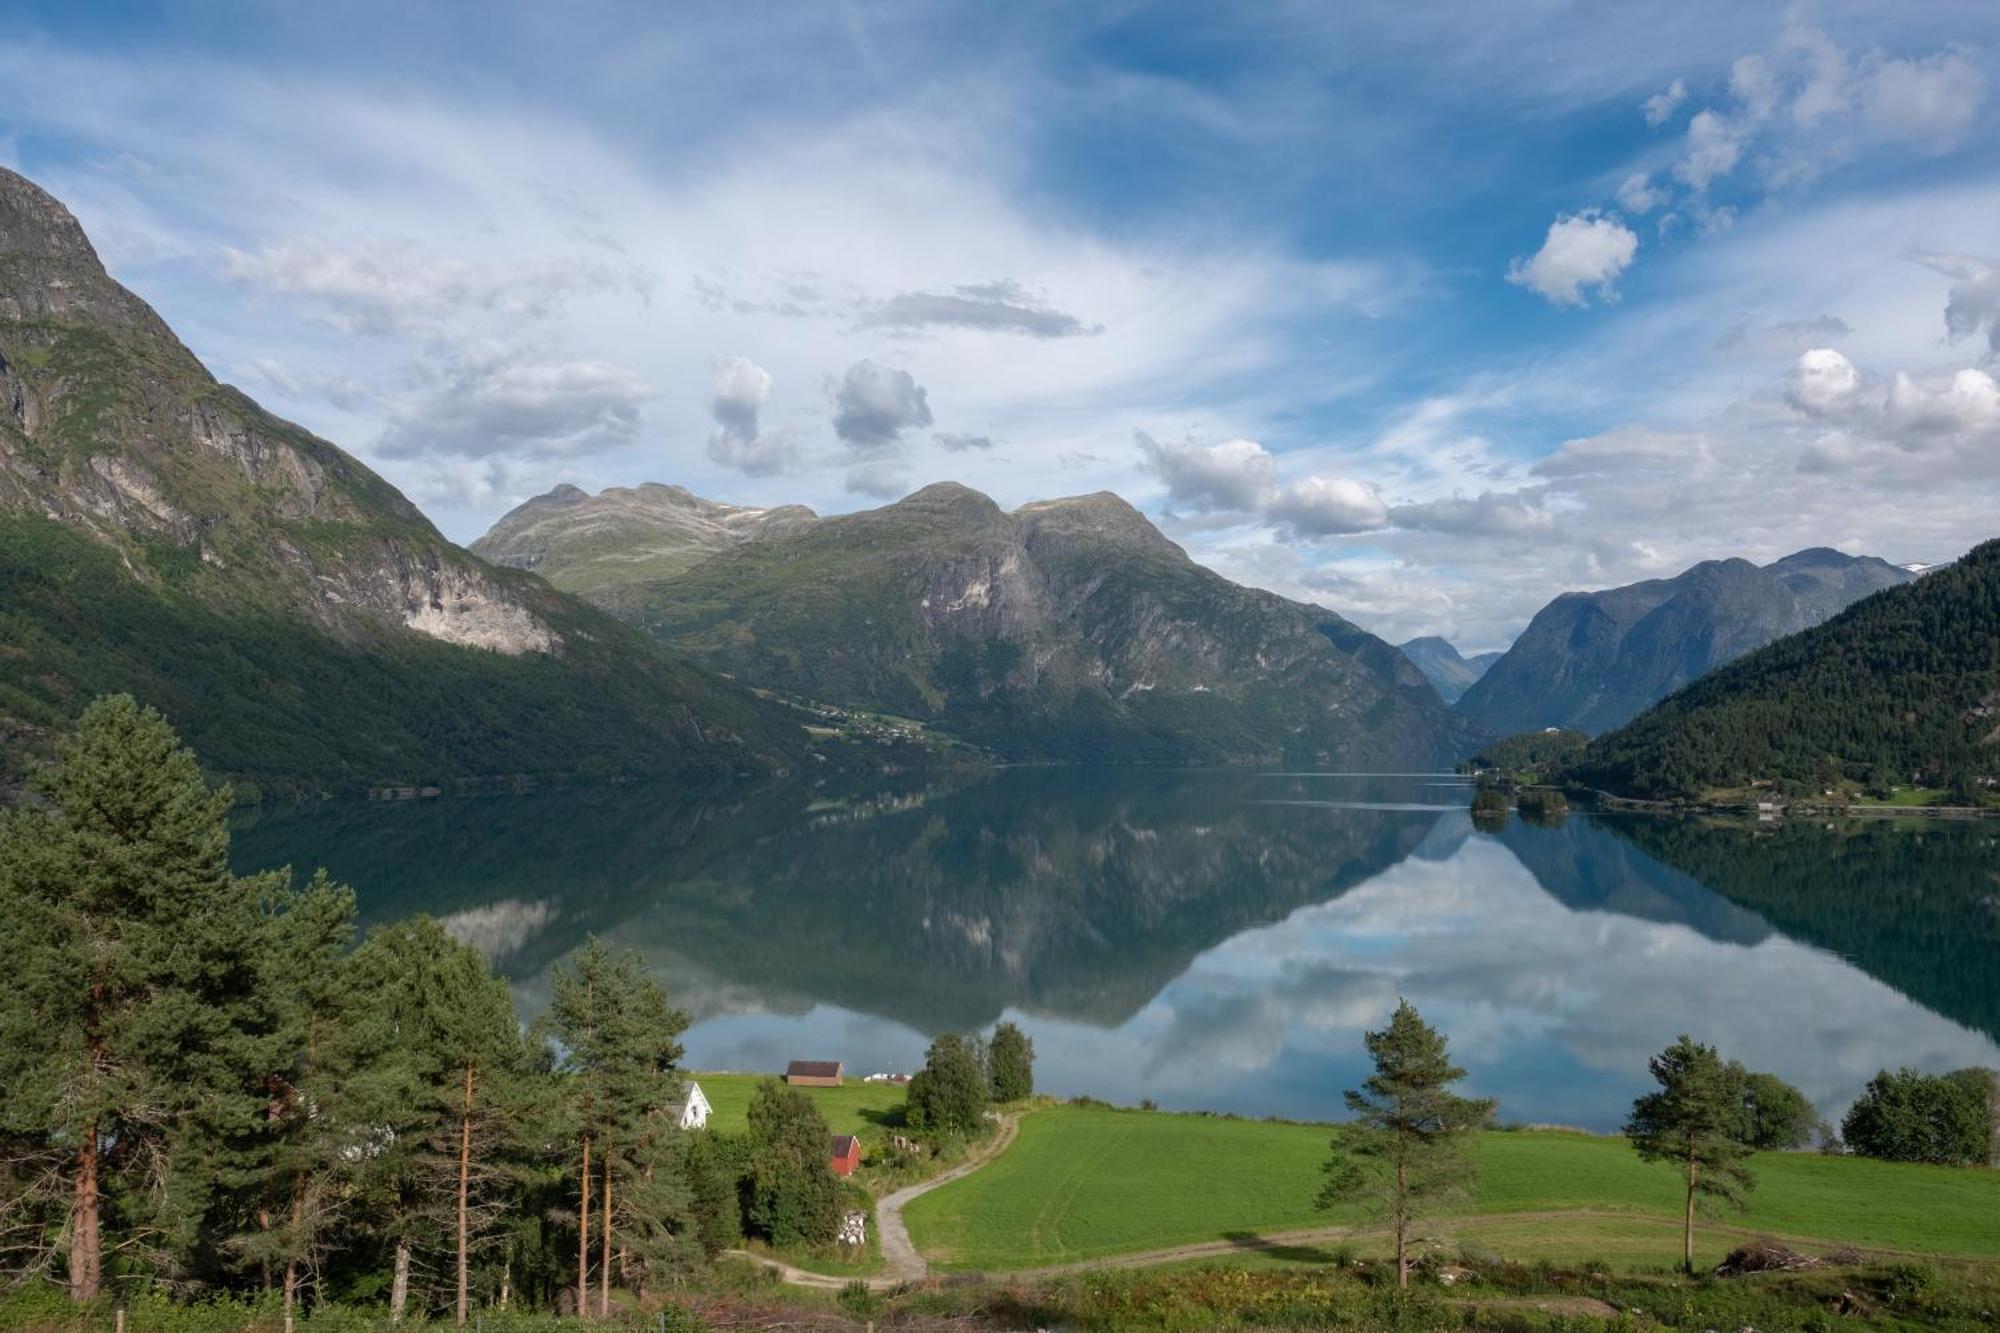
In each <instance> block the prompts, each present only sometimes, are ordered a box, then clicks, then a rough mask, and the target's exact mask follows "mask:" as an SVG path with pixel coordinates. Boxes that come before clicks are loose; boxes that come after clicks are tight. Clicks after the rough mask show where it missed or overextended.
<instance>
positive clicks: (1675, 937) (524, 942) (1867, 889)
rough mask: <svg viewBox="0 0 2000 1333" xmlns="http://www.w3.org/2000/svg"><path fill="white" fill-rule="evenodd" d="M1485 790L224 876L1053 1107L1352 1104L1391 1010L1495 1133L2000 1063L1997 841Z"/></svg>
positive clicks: (512, 805)
mask: <svg viewBox="0 0 2000 1333" xmlns="http://www.w3.org/2000/svg"><path fill="white" fill-rule="evenodd" d="M1468 800H1469V792H1468V790H1467V789H1466V788H1465V787H1464V786H1463V785H1462V784H1458V783H1456V782H1455V781H1453V780H1451V779H1448V778H1439V777H1438V776H1436V775H1402V776H1396V777H1365V776H1356V775H1338V776H1336V775H1327V774H1247V773H1240V772H1221V773H1214V772H1208V773H1186V772H1131V771H1112V772H1106V771H1094V772H1093V771H1078V770H1056V771H1017V772H1010V773H1002V774H998V775H994V776H992V777H990V778H986V779H983V780H981V779H968V780H963V781H960V782H956V783H928V782H924V781H919V780H911V781H909V782H907V783H905V784H904V785H901V786H887V787H883V788H878V789H874V790H870V791H866V792H855V793H837V792H831V791H827V790H823V789H820V790H813V789H799V788H780V789H774V790H766V791H761V792H755V793H692V792H668V791H663V790H660V789H653V788H648V789H631V790H622V791H614V792H603V791H597V792H589V793H567V794H555V795H547V796H533V797H508V798H499V797H496V798H488V799H484V800H464V801H449V802H426V803H421V804H416V805H402V806H392V807H381V806H374V807H342V808H339V809H335V810H321V811H312V812H309V813H300V814H277V813H272V814H267V815H264V816H262V817H260V818H259V819H258V820H257V821H255V822H254V823H252V824H250V825H248V826H246V827H245V828H243V829H242V830H241V831H240V832H239V834H238V839H237V856H238V860H239V862H240V863H241V864H243V865H245V866H246V867H247V866H251V865H267V864H280V863H285V862H290V863H292V864H295V865H298V866H300V867H306V866H312V865H317V864H322V863H324V864H326V865H327V866H328V867H329V868H330V869H332V870H333V872H334V873H335V874H336V875H338V876H340V877H342V878H345V879H347V880H349V881H350V882H352V883H354V884H355V886H356V888H357V890H358V891H359V892H360V893H361V896H362V902H363V907H364V913H365V914H366V915H367V916H368V917H369V918H370V919H373V920H386V919H391V918H394V917H397V916H401V915H405V914H408V913H411V912H415V911H428V912H431V913H432V914H434V915H438V916H442V917H445V918H447V919H449V920H450V921H451V922H452V924H453V927H454V929H456V930H457V931H458V932H459V933H460V934H461V935H462V936H463V937H465V938H468V939H471V940H473V941H474V942H476V943H477V944H479V946H480V947H481V948H482V949H484V950H486V951H487V952H488V954H489V956H492V957H493V958H494V959H495V960H496V962H497V963H498V964H499V965H500V966H501V967H502V968H503V969H504V970H505V971H506V972H507V974H508V975H509V976H510V977H511V978H513V979H514V981H515V983H516V985H517V987H518V990H519V993H520V994H521V997H522V1000H523V1003H524V1006H525V1007H527V1008H529V1009H535V1008H539V1006H540V1005H541V1004H542V1003H543V1002H544V995H545V990H546V985H547V975H548V969H549V966H550V964H551V963H552V962H553V961H554V960H555V959H556V958H558V957H560V956H561V955H562V954H563V953H565V952H567V951H568V950H569V949H570V948H573V947H574V946H575V944H576V943H578V942H579V941H580V940H581V939H582V938H583V936H584V935H585V934H587V933H590V932H595V933H597V934H599V935H602V936H604V937H606V938H607V939H609V940H611V941H612V942H614V943H616V944H619V945H622V946H627V947H632V948H637V949H639V950H641V951H642V952H644V953H645V954H646V956H647V957H648V958H649V959H650V960H651V961H652V962H653V964H654V966H655V967H656V969H657V970H658V972H659V974H660V975H661V976H662V978H663V979H664V980H666V982H667V983H668V984H669V985H670V987H671V988H672V989H673V991H674V993H675V995H676V997H677V999H678V1000H679V1001H680V1002H681V1003H683V1004H685V1005H686V1006H687V1007H688V1008H689V1009H690V1010H691V1011H692V1012H693V1013H694V1015H695V1016H696V1019H697V1022H696V1025H695V1027H694V1029H693V1030H692V1031H691V1033H690V1034H689V1039H688V1045H689V1051H690V1057H691V1059H693V1060H694V1061H695V1062H696V1063H698V1064H700V1065H702V1066H704V1067H710V1068H751V1069H764V1068H772V1067H775V1066H777V1065H781V1064H782V1063H783V1062H784V1061H785V1060H788V1059H791V1058H795V1057H801V1056H808V1055H814V1056H818V1055H824V1056H829V1057H834V1058H841V1059H845V1060H846V1061H847V1062H848V1064H849V1066H850V1068H885V1069H886V1068H909V1067H911V1066H912V1065H913V1064H914V1063H915V1062H916V1060H917V1059H918V1058H919V1057H920V1054H921V1051H922V1049H923V1046H924V1044H925V1042H926V1041H927V1040H928V1036H929V1034H931V1033H934V1032H936V1031H939V1030H943V1029H946V1028H967V1027H978V1026H984V1025H986V1024H989V1023H991V1022H993V1021H994V1020H995V1019H997V1018H999V1017H1001V1016H1003V1015H1005V1016H1008V1017H1013V1018H1015V1019H1016V1020H1017V1021H1020V1022H1021V1023H1022V1024H1023V1025H1024V1026H1025V1027H1027V1028H1028V1029H1029V1030H1030V1031H1031V1033H1032V1034H1033V1035H1034V1037H1035V1040H1036V1044H1037V1051H1038V1054H1039V1057H1040V1059H1039V1068H1040V1073H1041V1080H1042V1083H1043V1084H1044V1086H1046V1087H1048V1088H1050V1089H1051V1090H1054V1091H1058V1092H1091V1093H1095V1094H1097V1095H1100V1096H1106V1097H1111V1098H1114V1099H1117V1100H1121V1101H1137V1100H1138V1099H1140V1098H1142V1097H1152V1098H1154V1099H1156V1100H1157V1101H1159V1102H1160V1103H1161V1104H1162V1105H1167V1106H1181V1107H1207V1108H1212V1109H1217V1110H1232V1111H1239V1112H1243V1113H1246V1114H1265V1113H1276V1114H1285V1115H1330V1114H1333V1113H1334V1112H1335V1109H1336V1108H1337V1106H1338V1099H1339V1089H1340V1088H1342V1087H1344V1086H1348V1085H1350V1084H1351V1083H1352V1082H1353V1081H1354V1079H1355V1078H1356V1077H1357V1075H1358V1074H1359V1072H1360V1068H1359V1067H1360V1062H1361V1052H1360V1040H1359V1037H1360V1032H1361V1030H1362V1029H1363V1028H1364V1027H1366V1026H1369V1025H1371V1024H1378V1023H1379V1022H1380V1021H1381V1020H1382V1018H1383V1017H1384V1016H1385V1015H1386V1014H1387V1012H1388V1011H1389V1010H1390V1009H1391V1008H1393V1006H1394V1004H1395V1000H1396V997H1397V996H1398V995H1399V994H1400V995H1407V996H1408V997H1410V998H1411V999H1412V1000H1413V1001H1414V1002H1416V1003H1417V1004H1418V1006H1419V1007H1420V1008H1422V1009H1423V1010H1424V1011H1425V1013H1426V1014H1427V1015H1428V1016H1430V1017H1432V1018H1433V1019H1434V1020H1436V1021H1439V1022H1441V1023H1442V1024H1443V1025H1444V1026H1445V1027H1446V1028H1447V1030H1449V1031H1450V1032H1451V1034H1452V1037H1453V1041H1454V1050H1455V1051H1456V1052H1457V1053H1458V1055H1459V1056H1460V1058H1461V1062H1462V1063H1464V1064H1465V1065H1466V1066H1467V1067H1468V1069H1470V1070H1471V1072H1472V1081H1473V1083H1474V1084H1475V1086H1476V1088H1477V1090H1478V1091H1480V1092H1482V1093H1487V1094H1491V1095H1497V1096H1499V1097H1500V1098H1501V1099H1502V1103H1503V1107H1502V1114H1503V1115H1504V1116H1505V1117H1507V1118H1509V1119H1518V1120H1527V1121H1560V1122H1563V1123H1571V1124H1585V1125H1589V1126H1593V1127H1597V1128H1608V1127H1611V1126H1613V1125H1615V1124H1616V1123H1617V1121H1618V1120H1619V1118H1620V1117H1621V1116H1622V1114H1623V1112H1624V1109H1625V1107H1626V1106H1627V1105H1629V1102H1630V1099H1631V1097H1632V1096H1633V1095H1634V1093H1635V1092H1636V1091H1637V1090H1638V1089H1639V1086H1640V1084H1641V1083H1642V1081H1643V1080H1644V1062H1645V1057H1646V1056H1647V1055H1648V1054H1649V1053H1651V1052H1652V1051H1654V1050H1656V1049H1658V1048H1659V1047H1660V1046H1662V1045H1664V1044H1665V1043H1666V1042H1668V1041H1670V1040H1671V1039H1672V1038H1673V1037H1674V1036H1675V1035H1676V1034H1677V1033H1679V1032H1682V1031H1688V1032H1693V1033H1696V1034H1698V1035H1701V1036H1704V1037H1707V1038H1711V1039H1715V1040H1718V1041H1721V1042H1722V1043H1723V1044H1724V1045H1725V1047H1726V1048H1727V1050H1728V1052H1729V1053H1730V1054H1731V1055H1734V1056H1736V1057H1738V1058H1741V1059H1743V1060H1745V1061H1746V1062H1747V1063H1750V1064H1753V1065H1756V1066H1758V1067H1763V1068H1769V1069H1772V1070H1774V1071H1775V1072H1778V1073H1781V1074H1783V1075H1785V1076H1786V1077H1787V1078H1790V1079H1792V1080H1793V1081H1794V1082H1796V1083H1798V1084H1799V1085H1800V1086H1801V1087H1803V1088H1804V1089H1806V1091H1807V1092H1808V1093H1809V1094H1810V1095H1812V1096H1813V1097H1814V1098H1815V1100H1816V1101H1818V1102H1819V1103H1820V1104H1821V1106H1822V1109H1823V1110H1826V1111H1828V1112H1834V1111H1837V1110H1838V1109H1839V1108H1840V1107H1841V1106H1842V1105H1844V1103H1845V1102H1846V1101H1847V1100H1848V1099H1850V1098H1851V1097H1852V1096H1853V1095H1854V1094H1855V1092H1857V1091H1858V1090H1859V1087H1860V1085H1861V1083H1862V1082H1863V1081H1864V1080H1865V1079H1866V1078H1867V1077H1868V1075H1870V1074H1872V1073H1873V1072H1874V1071H1875V1069H1876V1068H1877V1067H1878V1066H1880V1065H1883V1064H1903V1063H1912V1064H1918V1065H1922V1066H1925V1067H1930V1068H1950V1067H1955V1066H1958V1065H1964V1064H1969V1063H1987V1064H1994V1063H2000V1050H1996V1048H1995V1046H1994V1042H1993V1040H1992V1038H1993V1035H1994V1034H1995V1033H1996V1032H2000V1024H1996V1022H1995V1017H1996V1010H1997V1009H2000V976H1996V975H1995V973H1994V968H1995V967H1996V965H2000V964H1996V959H2000V948H1996V945H2000V908H1996V906H1995V904H1996V897H1995V894H1996V891H2000V885H1996V883H1995V882H1994V880H1993V877H1992V871H1991V870H1990V869H1989V868H1988V867H1991V866H1992V865H1994V864H1995V863H1996V858H1995V855H1994V847H1993V834H1992V832H1991V831H1990V826H1984V825H1979V826H1955V827H1940V828H1936V829H1933V830H1931V831H1928V832H1923V833H1911V832H1907V831H1904V830H1898V829H1889V828H1873V829H1868V830H1862V831H1835V832H1832V833H1829V832H1827V831H1824V830H1820V829H1815V828H1799V829H1789V828H1788V829H1784V830H1780V831H1778V832H1775V833H1771V832H1765V833H1758V832H1755V831H1750V830H1745V829H1743V828H1741V827H1736V826H1723V825H1717V824H1701V823H1694V822H1687V821H1675V822H1670V821H1660V820H1631V819H1623V820H1614V821H1607V820H1599V819H1595V818H1588V817H1576V818H1572V819H1569V820H1567V821H1565V822H1563V823H1562V824H1560V825H1558V826H1555V827H1532V826H1529V825H1526V824H1523V823H1521V822H1519V821H1509V822H1508V823H1507V824H1506V825H1505V826H1504V827H1503V828H1501V829H1500V830H1499V831H1498V832H1495V833H1485V832H1479V831H1476V830H1475V829H1474V827H1473V824H1472V821H1471V820H1470V818H1469V817H1468V815H1467V813H1466V808H1465V807H1466V804H1467V802H1468ZM1932 908H1935V909H1936V910H1935V911H1932V910H1928V909H1932ZM1842 954H1845V955H1846V956H1845V957H1843V956H1841V955H1842ZM1947 972H1948V974H1949V975H1946V974H1947ZM1910 997H1914V999H1912V998H1910Z"/></svg>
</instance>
